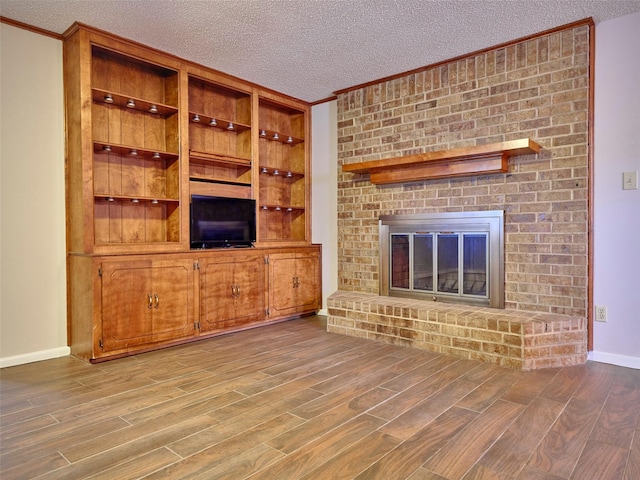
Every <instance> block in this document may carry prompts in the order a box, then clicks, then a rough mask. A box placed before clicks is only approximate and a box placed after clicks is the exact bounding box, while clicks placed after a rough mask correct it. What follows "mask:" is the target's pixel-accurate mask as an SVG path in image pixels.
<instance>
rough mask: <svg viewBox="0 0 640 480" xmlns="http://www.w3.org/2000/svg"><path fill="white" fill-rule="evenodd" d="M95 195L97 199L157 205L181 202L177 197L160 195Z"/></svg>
mask: <svg viewBox="0 0 640 480" xmlns="http://www.w3.org/2000/svg"><path fill="white" fill-rule="evenodd" d="M94 196H95V198H96V199H102V200H104V201H105V202H115V201H129V202H132V203H150V204H153V205H157V204H161V203H178V202H179V200H178V199H177V198H160V197H149V196H134V195H120V194H114V195H110V194H108V193H99V194H96V195H94Z"/></svg>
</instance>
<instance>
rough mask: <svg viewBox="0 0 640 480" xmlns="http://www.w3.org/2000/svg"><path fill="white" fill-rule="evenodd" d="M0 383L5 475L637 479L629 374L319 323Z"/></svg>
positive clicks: (638, 417)
mask: <svg viewBox="0 0 640 480" xmlns="http://www.w3.org/2000/svg"><path fill="white" fill-rule="evenodd" d="M0 380H1V384H0V394H1V400H2V401H1V404H0V408H1V409H0V428H1V430H0V432H1V437H0V442H1V443H0V449H1V452H0V478H2V480H10V479H32V478H38V479H65V480H70V479H110V480H113V479H129V478H131V479H133V478H145V479H160V478H166V479H186V478H189V479H192V478H193V479H234V480H235V479H244V478H249V479H252V480H258V479H260V480H262V479H269V480H274V479H277V480H289V479H305V480H311V479H322V480H328V479H358V480H364V479H382V480H395V479H398V480H399V479H409V480H424V479H431V480H435V479H439V480H442V479H450V480H456V479H464V480H471V479H500V480H507V479H522V480H531V479H545V480H559V479H577V480H596V479H602V480H604V479H611V480H637V479H640V370H632V369H625V368H621V367H614V366H610V365H606V364H600V363H593V362H588V363H587V364H585V365H581V366H575V367H565V368H561V369H550V370H541V371H535V372H517V371H511V370H506V369H502V368H499V367H496V366H493V365H486V364H482V363H476V362H472V361H468V360H460V359H456V358H452V357H447V356H444V355H438V354H434V353H429V352H425V351H421V350H413V349H408V348H403V347H396V346H392V345H386V344H382V343H375V342H371V341H367V340H362V339H357V338H352V337H346V336H341V335H336V334H331V333H327V332H326V331H324V324H323V319H322V318H321V317H308V318H303V319H299V320H294V321H290V322H285V323H280V324H277V325H271V326H268V327H263V328H259V329H254V330H249V331H245V332H239V333H235V334H230V335H226V336H222V337H218V338H214V339H209V340H203V341H200V342H196V343H192V344H189V345H184V346H180V347H175V348H170V349H165V350H161V351H156V352H151V353H146V354H142V355H138V356H134V357H129V358H124V359H119V360H114V361H111V362H106V363H102V364H98V365H89V364H87V363H84V362H82V361H80V360H77V359H75V358H73V357H65V358H59V359H54V360H47V361H44V362H38V363H32V364H28V365H21V366H16V367H10V368H5V369H2V370H1V371H0Z"/></svg>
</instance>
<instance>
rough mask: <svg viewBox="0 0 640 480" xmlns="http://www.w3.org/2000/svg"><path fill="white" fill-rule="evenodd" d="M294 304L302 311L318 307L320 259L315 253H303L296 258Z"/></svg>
mask: <svg viewBox="0 0 640 480" xmlns="http://www.w3.org/2000/svg"><path fill="white" fill-rule="evenodd" d="M296 279H297V282H296V288H295V304H296V306H297V307H298V308H299V309H301V310H303V311H310V310H317V309H319V308H320V296H319V294H318V292H319V291H320V259H319V257H318V254H316V253H305V254H302V255H299V256H298V258H297V259H296Z"/></svg>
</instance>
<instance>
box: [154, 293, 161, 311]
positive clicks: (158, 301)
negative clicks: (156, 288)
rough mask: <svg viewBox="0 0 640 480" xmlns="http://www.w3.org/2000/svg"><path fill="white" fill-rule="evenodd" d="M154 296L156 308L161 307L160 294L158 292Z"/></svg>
mask: <svg viewBox="0 0 640 480" xmlns="http://www.w3.org/2000/svg"><path fill="white" fill-rule="evenodd" d="M153 298H155V299H156V308H160V297H159V296H158V294H157V293H156V294H155V295H154V296H153Z"/></svg>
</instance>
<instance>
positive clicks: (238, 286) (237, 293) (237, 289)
mask: <svg viewBox="0 0 640 480" xmlns="http://www.w3.org/2000/svg"><path fill="white" fill-rule="evenodd" d="M236 296H238V297H239V296H240V285H236Z"/></svg>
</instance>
